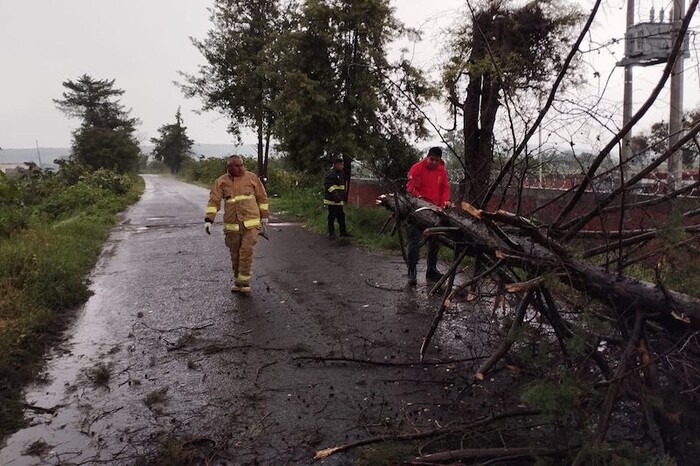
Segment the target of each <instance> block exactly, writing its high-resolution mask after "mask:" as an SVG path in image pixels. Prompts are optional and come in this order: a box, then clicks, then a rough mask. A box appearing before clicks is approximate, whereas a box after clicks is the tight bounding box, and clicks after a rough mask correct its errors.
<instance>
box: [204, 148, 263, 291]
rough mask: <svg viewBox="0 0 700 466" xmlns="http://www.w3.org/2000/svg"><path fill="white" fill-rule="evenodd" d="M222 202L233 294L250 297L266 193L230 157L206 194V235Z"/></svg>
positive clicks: (239, 161) (253, 176)
mask: <svg viewBox="0 0 700 466" xmlns="http://www.w3.org/2000/svg"><path fill="white" fill-rule="evenodd" d="M221 201H223V202H224V235H225V243H226V246H227V247H228V248H229V251H230V252H231V266H232V267H233V277H234V281H233V285H231V291H232V292H241V293H250V290H251V288H250V283H251V278H252V268H253V251H254V250H255V244H256V243H257V242H258V235H259V234H260V233H264V232H265V229H266V227H267V223H268V220H269V217H270V208H269V204H268V200H267V192H266V191H265V187H264V186H263V184H262V182H261V181H260V179H259V178H258V177H257V175H256V174H255V173H252V172H249V171H246V169H245V167H244V166H243V159H242V158H241V157H240V156H238V155H233V156H231V157H229V159H228V163H227V166H226V173H225V174H224V175H221V176H220V177H219V178H217V180H216V181H215V182H214V186H212V188H211V192H210V193H209V203H208V204H207V213H206V216H205V218H204V228H205V231H206V232H207V233H209V234H211V225H212V224H213V223H214V219H215V218H216V214H217V212H219V209H220V207H221Z"/></svg>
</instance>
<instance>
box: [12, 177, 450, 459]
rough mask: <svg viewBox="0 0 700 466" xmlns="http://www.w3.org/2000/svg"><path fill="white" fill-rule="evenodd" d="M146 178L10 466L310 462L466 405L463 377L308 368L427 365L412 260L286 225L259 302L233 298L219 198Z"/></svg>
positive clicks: (40, 391)
mask: <svg viewBox="0 0 700 466" xmlns="http://www.w3.org/2000/svg"><path fill="white" fill-rule="evenodd" d="M144 178H145V179H146V190H145V193H144V195H143V197H142V198H141V200H140V201H139V202H138V203H137V204H136V205H134V206H133V207H132V208H131V209H129V210H128V211H127V212H126V213H125V215H124V218H123V221H122V222H121V223H120V225H118V226H117V227H116V228H115V229H114V230H113V233H112V235H111V237H110V239H109V240H108V242H107V243H106V245H105V248H104V252H103V256H102V258H101V259H100V262H99V263H98V265H97V266H96V268H95V269H94V271H93V273H92V275H91V277H90V278H91V281H92V290H93V291H94V295H93V296H92V298H91V299H90V300H89V301H88V303H87V304H86V305H85V306H84V308H82V309H80V310H79V311H78V312H77V317H76V321H75V325H73V326H72V327H71V329H70V330H69V331H68V332H67V334H66V338H65V341H64V343H63V344H61V345H60V346H59V347H58V348H56V349H55V350H54V351H53V352H52V353H51V354H50V355H49V360H48V363H47V368H46V373H45V374H44V377H43V378H42V379H43V380H44V382H42V383H38V384H37V385H35V386H33V387H28V389H27V403H28V404H30V405H34V406H35V407H40V408H45V410H43V411H44V412H41V411H39V410H37V409H30V410H28V411H27V418H28V419H29V420H30V424H31V425H30V427H28V428H25V429H23V430H21V431H19V432H17V433H16V434H15V435H13V436H11V437H10V438H8V439H7V442H6V444H5V445H4V446H3V448H2V450H0V464H2V465H34V464H93V463H96V462H107V463H108V464H134V463H136V462H137V461H140V460H143V459H144V458H150V459H154V458H160V459H161V460H162V459H164V458H167V455H168V454H172V451H173V450H175V451H177V452H180V454H181V453H182V452H186V453H189V454H197V455H199V456H200V457H201V458H207V459H210V460H213V461H214V462H213V463H211V464H232V465H252V464H263V465H277V464H279V465H287V464H294V465H296V464H299V465H302V464H311V463H312V462H313V456H314V452H315V451H316V450H320V449H323V448H327V447H332V446H335V445H340V444H343V443H346V442H350V441H354V440H357V439H360V438H365V437H368V436H371V435H374V434H377V433H383V432H388V431H393V430H394V429H395V428H397V427H399V428H401V429H404V430H407V431H412V429H418V428H424V427H428V428H429V427H436V426H437V425H439V424H440V423H441V422H444V421H445V420H446V419H445V418H444V417H445V416H447V414H445V413H447V412H453V411H454V410H459V405H461V404H462V403H463V402H462V401H458V400H456V397H455V393H456V392H458V390H455V389H454V385H453V384H454V383H455V382H457V383H459V381H458V380H457V381H456V380H455V372H456V371H455V366H454V365H426V366H421V365H417V364H415V365H403V366H383V365H369V364H359V363H355V362H318V361H310V360H308V359H300V358H304V357H310V356H324V357H336V358H351V359H362V360H372V361H376V362H401V363H408V362H416V360H417V356H418V350H419V347H420V341H421V338H422V336H423V334H424V333H425V330H426V329H427V327H428V325H429V323H430V320H431V319H432V316H433V313H434V311H435V308H436V305H437V301H436V300H435V299H433V298H431V299H428V298H427V296H426V295H427V293H426V288H425V287H419V289H418V290H416V291H411V292H406V291H398V290H397V289H398V288H399V287H400V286H401V285H403V283H404V280H405V277H404V274H405V266H404V265H403V263H402V261H401V258H400V257H397V256H395V255H389V254H383V253H373V252H368V251H366V250H364V249H362V248H359V247H356V246H354V245H353V244H351V243H350V244H343V243H339V242H335V243H334V242H331V241H329V240H327V239H326V238H325V237H323V236H319V235H317V234H314V233H311V232H309V231H306V230H304V229H303V228H302V226H301V225H297V224H293V223H283V222H281V221H280V220H278V219H277V218H276V217H275V213H274V212H273V220H272V225H271V228H270V237H271V239H272V241H270V242H267V241H265V240H264V239H260V240H259V242H258V247H257V249H256V253H255V259H254V280H253V293H252V295H251V296H250V297H244V296H239V295H234V294H231V293H230V292H229V285H230V283H231V281H232V277H231V271H230V262H229V259H228V253H227V250H226V248H225V246H224V244H223V243H224V242H223V232H222V229H221V224H220V220H221V216H219V217H218V218H217V224H216V228H215V229H214V233H213V234H212V235H211V236H207V235H206V234H205V233H204V228H203V217H204V214H203V212H204V209H205V205H206V200H207V196H208V191H207V190H206V189H203V188H200V187H195V186H192V185H188V184H185V183H182V182H179V181H177V180H173V179H171V178H165V177H159V176H155V175H146V176H144ZM273 206H274V204H273ZM351 226H352V224H351ZM372 285H379V286H372ZM439 334H440V332H438V335H437V336H436V340H435V341H436V346H435V347H434V348H433V349H432V353H431V354H429V357H430V358H431V359H433V360H435V359H439V358H448V357H455V356H458V355H457V354H450V350H446V349H444V348H442V349H440V348H438V345H439V344H440V335H439ZM105 374H107V376H105ZM105 379H106V380H105ZM448 407H449V409H447V408H448ZM173 445H175V446H176V448H172V447H173ZM168 446H170V448H168ZM356 454H357V452H356V451H352V452H350V453H342V454H338V455H334V456H331V457H330V458H328V459H326V460H323V461H318V462H316V463H314V464H323V465H345V464H352V462H353V459H354V458H355V455H356Z"/></svg>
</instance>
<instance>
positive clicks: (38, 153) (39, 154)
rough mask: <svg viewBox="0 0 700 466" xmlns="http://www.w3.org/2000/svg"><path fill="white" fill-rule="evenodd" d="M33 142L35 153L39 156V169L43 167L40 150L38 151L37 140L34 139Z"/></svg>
mask: <svg viewBox="0 0 700 466" xmlns="http://www.w3.org/2000/svg"><path fill="white" fill-rule="evenodd" d="M34 142H35V143H36V155H37V157H39V169H41V168H43V167H42V166H41V152H39V140H38V139H35V140H34Z"/></svg>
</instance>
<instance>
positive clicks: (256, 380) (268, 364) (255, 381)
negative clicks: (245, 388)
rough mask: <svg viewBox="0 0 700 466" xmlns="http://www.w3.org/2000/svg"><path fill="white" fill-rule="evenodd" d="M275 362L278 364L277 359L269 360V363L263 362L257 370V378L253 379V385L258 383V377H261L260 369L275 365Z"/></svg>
mask: <svg viewBox="0 0 700 466" xmlns="http://www.w3.org/2000/svg"><path fill="white" fill-rule="evenodd" d="M275 364H277V361H272V362H268V363H267V364H263V365H262V366H260V367H258V370H257V371H255V380H254V381H253V385H256V386H257V385H258V377H260V371H262V370H263V369H265V368H266V367H270V366H274V365H275Z"/></svg>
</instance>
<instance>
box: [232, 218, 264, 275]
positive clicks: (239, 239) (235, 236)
mask: <svg viewBox="0 0 700 466" xmlns="http://www.w3.org/2000/svg"><path fill="white" fill-rule="evenodd" d="M258 233H260V230H259V229H258V228H250V229H247V228H241V230H240V231H227V232H226V235H225V242H226V246H227V247H228V249H229V251H231V266H232V267H233V277H234V279H235V280H236V284H237V285H250V278H251V275H252V270H253V251H254V250H255V243H257V242H258Z"/></svg>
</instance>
